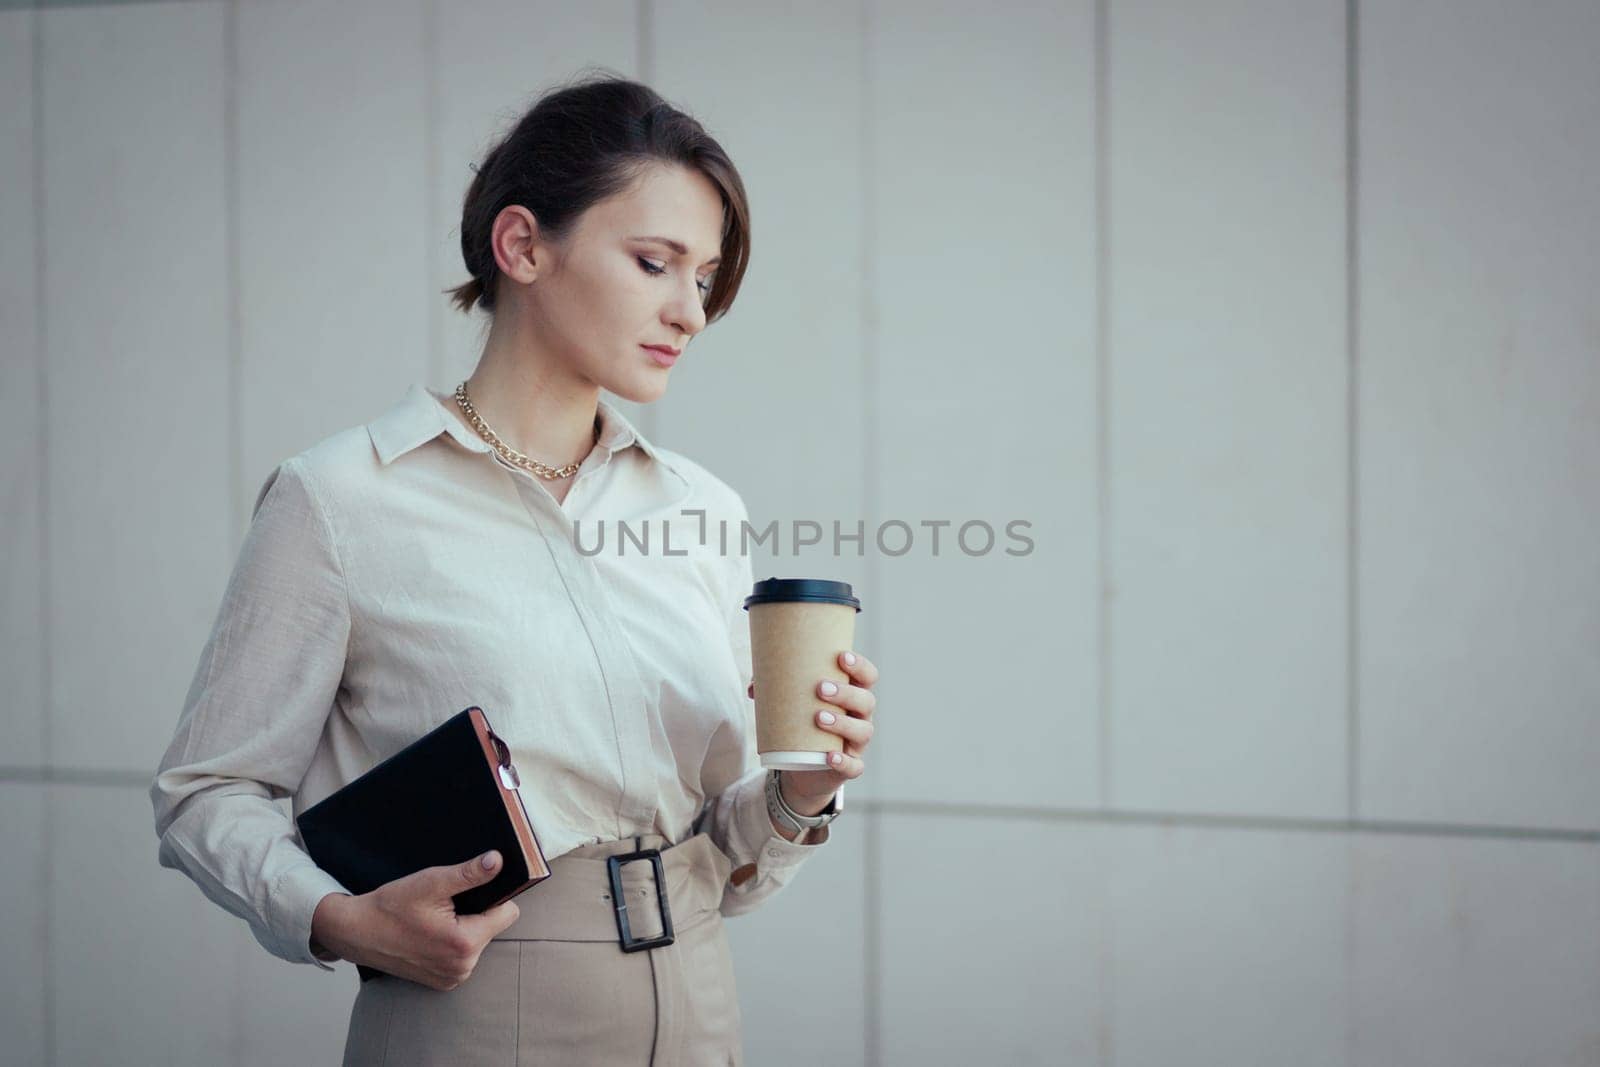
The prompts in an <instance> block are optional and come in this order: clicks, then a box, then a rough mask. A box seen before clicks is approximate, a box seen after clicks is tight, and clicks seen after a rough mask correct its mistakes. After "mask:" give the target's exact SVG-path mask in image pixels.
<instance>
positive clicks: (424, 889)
mask: <svg viewBox="0 0 1600 1067" xmlns="http://www.w3.org/2000/svg"><path fill="white" fill-rule="evenodd" d="M485 856H487V857H491V858H492V860H493V863H492V865H491V866H489V867H488V868H485V867H484V866H483V859H484V857H485ZM499 868H500V853H499V852H497V851H495V850H493V849H491V850H489V851H488V852H486V853H485V854H484V856H474V857H473V858H472V859H470V860H467V861H465V862H464V863H452V864H449V865H447V866H443V867H424V868H423V869H422V870H420V871H415V872H413V873H411V874H408V875H406V876H405V877H404V878H396V879H395V880H394V881H392V882H387V883H385V884H383V885H381V886H379V887H378V888H377V889H374V890H373V891H372V892H370V893H363V894H361V895H360V896H351V895H349V894H346V893H329V894H328V895H327V896H325V897H323V898H322V900H321V901H319V902H318V904H317V908H316V912H315V913H314V914H313V915H312V918H311V936H312V939H313V940H315V941H316V942H317V943H318V944H320V945H323V946H325V947H327V948H328V949H331V950H332V951H333V952H336V953H338V955H339V957H340V958H341V959H346V960H349V961H350V962H352V963H360V964H365V965H366V966H368V967H375V968H377V969H378V970H380V971H383V972H385V973H387V974H392V975H395V976H397V977H400V978H407V979H410V980H411V981H413V982H418V983H420V984H422V985H425V986H428V987H429V988H430V989H438V990H441V991H444V990H451V989H454V988H456V986H458V985H460V984H461V983H462V982H465V981H466V980H467V979H468V978H470V977H471V976H472V972H473V969H474V968H476V967H477V966H478V957H479V956H480V955H481V954H482V953H483V950H484V947H485V946H486V945H488V943H489V942H490V941H492V940H493V939H494V938H495V936H496V935H498V934H499V933H500V932H501V931H502V930H505V929H506V928H507V927H508V926H510V925H511V924H512V923H514V922H516V921H517V917H518V916H519V915H521V914H522V912H521V910H520V909H519V908H518V907H517V904H516V902H515V901H512V900H507V901H505V902H503V903H501V904H497V905H495V906H494V907H492V908H490V909H489V910H488V911H486V912H483V913H482V914H480V915H457V914H456V907H455V901H454V900H452V899H451V898H452V897H454V896H455V895H456V894H457V893H460V892H462V891H463V890H467V889H471V888H472V887H473V886H476V885H482V884H483V883H485V882H487V881H489V880H491V879H492V878H493V877H494V876H495V873H496V872H497V871H498V870H499Z"/></svg>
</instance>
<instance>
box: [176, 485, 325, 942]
mask: <svg viewBox="0 0 1600 1067" xmlns="http://www.w3.org/2000/svg"><path fill="white" fill-rule="evenodd" d="M309 478H310V475H309V472H308V471H307V470H305V469H304V467H303V465H302V463H301V462H300V461H299V460H298V459H290V460H287V461H285V462H284V463H283V464H281V465H280V466H279V467H278V468H277V469H275V470H274V471H273V473H272V474H271V475H270V476H269V477H268V479H267V481H266V483H265V484H264V485H263V486H262V489H261V492H260V494H259V495H258V496H257V498H256V504H255V509H254V512H253V516H252V519H251V524H250V529H249V532H248V534H247V535H246V537H245V540H244V545H243V547H242V548H241V550H240V554H239V558H238V561H237V563H236V564H235V566H234V570H233V573H232V576H231V577H230V578H229V581H228V586H227V590H226V592H225V594H224V596H223V601H222V606H221V610H220V611H219V612H218V615H217V618H216V622H215V625H214V626H213V628H212V632H211V636H210V639H209V640H208V641H207V642H206V645H205V648H204V650H203V651H202V652H201V654H200V663H199V666H198V668H197V669H196V671H195V675H194V680H193V682H192V684H191V685H190V688H189V692H188V696H187V698H186V699H185V701H184V707H183V712H182V715H181V716H180V718H179V721H178V726H177V731H176V733H175V734H174V736H173V738H172V742H171V744H170V745H169V746H168V748H167V751H166V754H165V755H164V756H163V757H162V759H161V765H160V768H159V770H158V772H157V774H156V777H155V781H154V783H153V784H152V785H151V788H150V799H151V803H152V804H153V806H154V810H155V826H156V835H157V837H158V838H159V841H160V847H159V851H158V858H159V861H160V863H161V865H162V866H163V867H171V868H173V869H176V870H180V871H182V872H183V873H184V874H186V875H188V876H189V877H190V878H191V879H193V880H194V881H195V883H196V884H197V885H199V887H200V889H201V891H202V892H203V893H204V894H205V895H206V897H208V898H209V899H210V900H212V901H213V902H215V903H216V904H218V905H220V906H221V907H223V908H225V909H226V910H228V911H229V912H231V913H233V914H234V915H237V916H239V917H240V918H242V919H244V920H245V921H246V922H248V923H249V924H250V930H251V933H253V934H254V935H255V937H256V940H257V941H259V942H261V944H262V945H263V946H265V947H266V949H267V950H268V951H269V952H271V953H272V954H273V955H275V956H278V957H280V958H282V959H285V960H288V961H290V962H295V963H312V964H315V965H316V966H317V967H320V968H321V969H323V970H328V971H331V970H333V968H332V967H331V966H329V965H328V964H327V963H325V962H323V961H322V960H321V959H319V958H317V957H316V956H314V955H313V954H312V950H311V945H310V935H311V916H312V914H313V912H314V911H315V910H316V906H317V904H318V902H320V901H321V900H322V898H323V897H324V896H325V895H326V894H328V893H343V892H347V890H346V889H345V888H344V886H342V885H341V884H340V883H339V882H338V881H337V880H335V879H334V878H333V877H332V876H331V875H329V874H327V873H326V872H325V871H323V870H322V869H321V868H320V867H318V866H317V865H316V864H315V863H314V862H313V861H312V859H311V857H310V856H309V855H307V854H306V852H305V850H304V849H303V848H302V847H301V846H300V844H299V843H298V840H297V832H296V830H295V827H294V824H293V820H292V819H291V818H290V817H289V815H288V814H287V813H285V812H284V810H283V809H282V808H281V807H280V806H279V805H278V804H277V803H275V801H278V800H281V799H283V798H284V797H286V796H289V795H291V794H293V793H294V792H295V791H296V790H297V789H298V788H299V786H300V783H301V781H302V779H303V778H304V776H305V772H306V768H307V766H308V765H309V763H310V762H311V759H312V756H313V755H314V753H315V752H316V748H317V745H318V743H319V740H320V738H321V736H322V732H323V726H324V724H325V722H326V720H327V717H328V714H329V711H330V708H331V707H332V705H333V701H334V699H335V695H336V693H337V691H338V687H339V684H340V679H341V677H342V675H343V671H344V664H345V654H346V648H347V641H348V639H349V634H350V605H349V598H348V596H347V593H346V589H345V579H344V573H343V569H342V567H341V565H340V561H339V556H338V551H337V548H336V545H335V540H334V536H333V531H332V529H331V527H330V525H329V522H328V518H327V514H326V512H325V511H324V510H323V509H322V507H321V506H320V505H319V504H318V502H317V499H316V496H315V494H314V492H313V487H312V485H311V482H310V480H309Z"/></svg>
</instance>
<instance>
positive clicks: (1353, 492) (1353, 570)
mask: <svg viewBox="0 0 1600 1067" xmlns="http://www.w3.org/2000/svg"><path fill="white" fill-rule="evenodd" d="M1359 17H1360V11H1359V8H1358V0H1345V366H1346V384H1345V449H1346V470H1345V485H1346V500H1347V504H1346V507H1347V511H1346V532H1345V542H1346V544H1345V553H1346V559H1347V561H1348V562H1347V564H1346V567H1345V583H1346V595H1345V611H1346V612H1347V617H1346V620H1345V677H1346V683H1345V684H1346V685H1347V686H1348V691H1347V692H1346V695H1345V704H1346V736H1345V795H1346V802H1347V805H1348V810H1347V815H1348V817H1349V818H1350V819H1351V820H1352V821H1354V820H1356V819H1358V818H1360V817H1361V793H1360V789H1361V765H1360V758H1361V748H1360V745H1361V706H1360V685H1359V680H1360V670H1361V659H1360V655H1359V653H1360V636H1361V634H1360V619H1359V609H1360V595H1361V587H1360V582H1359V581H1358V577H1359V562H1360V551H1361V543H1360V538H1359V534H1360V511H1359V508H1358V506H1357V505H1358V503H1359V500H1360V495H1359V494H1360V491H1361V485H1360V466H1359V460H1360V440H1359V438H1358V436H1357V434H1358V431H1359V428H1360V411H1359V408H1358V404H1359V396H1360V393H1359V389H1358V384H1359V377H1358V375H1359V369H1360V363H1359V355H1360V352H1359V348H1360V345H1359V336H1358V328H1359V327H1358V324H1359V322H1360V304H1359V301H1360V288H1359V285H1360V262H1361V261H1360V238H1361V235H1360V228H1359V225H1358V223H1359V221H1360V219H1359V215H1358V212H1359V210H1360V206H1361V199H1360V188H1359V181H1360V177H1359V169H1358V163H1359V153H1360V148H1361V145H1360V132H1361V128H1360V123H1359V118H1360V111H1359V109H1360V103H1361V98H1360V53H1359V45H1360V42H1359V40H1358V33H1359V26H1360V23H1359Z"/></svg>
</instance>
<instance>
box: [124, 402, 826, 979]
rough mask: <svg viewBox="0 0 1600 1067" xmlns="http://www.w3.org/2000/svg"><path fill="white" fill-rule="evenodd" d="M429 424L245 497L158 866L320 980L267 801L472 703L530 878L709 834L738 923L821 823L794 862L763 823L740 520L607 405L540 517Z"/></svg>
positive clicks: (539, 501)
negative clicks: (247, 507) (639, 846)
mask: <svg viewBox="0 0 1600 1067" xmlns="http://www.w3.org/2000/svg"><path fill="white" fill-rule="evenodd" d="M446 404H454V400H453V398H451V397H450V395H449V394H446V393H437V392H434V391H433V390H432V389H429V388H426V387H424V386H422V385H413V386H412V387H411V389H410V391H409V392H408V393H407V395H406V396H405V398H404V400H402V401H401V402H400V403H399V404H397V405H396V406H394V407H393V408H391V409H390V410H389V411H388V412H386V413H384V414H383V415H381V416H380V417H379V418H377V419H375V420H374V421H373V422H371V423H368V424H367V425H365V426H357V427H352V428H350V429H347V430H343V431H341V432H339V433H336V434H333V435H332V436H330V437H328V438H326V439H324V440H322V441H320V442H318V443H317V444H316V445H314V446H312V447H311V448H309V449H307V450H306V451H304V452H302V453H300V454H299V455H296V456H293V457H291V458H289V459H287V460H285V461H284V462H283V463H281V464H280V465H279V466H278V467H277V468H275V469H274V470H273V471H272V473H271V475H269V476H268V478H267V480H266V482H265V484H264V485H263V486H262V487H261V491H260V493H259V494H258V496H257V498H256V504H255V509H254V512H253V517H252V520H251V524H250V529H249V532H248V534H247V535H246V537H245V540H244V544H243V546H242V548H241V550H240V553H239V558H238V561H237V563H236V564H235V566H234V569H233V573H232V575H231V577H230V579H229V581H228V585H227V590H226V592H225V593H224V595H223V600H222V606H221V610H220V611H219V613H218V615H217V618H216V622H215V625H214V626H213V628H212V631H211V636H210V639H209V640H208V641H207V642H206V645H205V648H204V650H203V651H202V652H201V654H200V662H199V666H198V668H197V669H196V671H195V675H194V681H193V683H192V684H191V686H190V688H189V692H188V696H187V698H186V699H185V701H184V707H183V712H182V715H181V716H180V718H179V720H178V726H177V731H176V733H175V734H174V736H173V738H172V743H171V745H170V746H168V748H167V751H166V754H165V756H163V757H162V760H161V765H160V768H159V770H158V773H157V775H156V777H155V780H154V783H153V784H152V786H151V788H150V798H151V801H152V803H153V805H154V808H155V824H156V833H157V836H158V837H159V839H160V848H159V852H158V856H159V859H160V862H161V864H162V866H165V867H172V868H175V869H178V870H181V871H183V872H184V873H185V874H187V875H188V876H189V877H190V878H192V879H194V881H195V882H196V883H198V885H199V886H200V888H201V890H202V891H203V892H204V893H205V895H206V896H207V897H209V898H210V899H211V900H213V901H214V902H216V903H217V904H219V905H221V906H222V907H223V908H226V909H227V910H228V911H230V912H232V913H233V914H235V915H238V916H240V917H241V918H243V919H245V920H246V921H247V922H248V923H249V924H250V929H251V931H252V933H254V934H255V936H256V939H257V940H259V941H260V942H261V944H262V945H264V946H265V947H266V948H267V949H268V950H269V951H270V952H272V953H273V954H274V955H276V956H279V957H281V958H283V959H285V960H290V961H293V962H299V963H314V964H316V965H317V966H319V967H322V968H323V969H325V970H331V969H332V968H331V967H329V966H328V964H327V963H325V962H323V961H322V960H321V959H318V958H317V957H316V956H314V955H313V954H312V950H311V946H310V935H311V916H312V912H313V911H314V910H315V909H316V906H317V904H318V903H319V902H320V901H321V900H322V898H323V896H324V895H325V894H328V893H338V892H346V891H347V890H346V889H345V887H344V886H342V885H340V884H339V883H338V882H337V881H336V880H335V879H334V878H332V877H331V876H330V875H328V874H327V873H326V872H324V871H323V870H322V869H321V868H319V867H317V866H316V865H315V864H314V863H313V862H312V860H311V858H310V856H308V855H307V854H306V852H305V850H304V848H303V847H302V844H301V842H300V840H299V837H298V835H297V831H296V829H295V826H294V824H293V822H292V821H291V818H290V817H289V815H287V814H286V813H285V811H284V810H283V807H282V806H281V805H280V804H278V803H275V801H278V800H281V799H282V798H284V797H291V798H292V810H293V813H294V814H295V815H296V816H298V814H299V813H300V812H301V811H303V810H304V809H306V808H307V807H309V806H310V805H312V804H315V803H316V802H317V801H319V800H321V799H322V798H323V797H325V796H327V795H328V794H329V793H331V792H333V791H334V790H335V789H337V788H339V787H340V786H341V785H343V784H345V783H346V782H348V781H350V780H351V779H353V778H355V777H357V776H358V775H360V774H362V773H363V772H365V771H366V770H368V769H369V768H371V767H372V766H373V765H374V764H376V763H378V762H379V761H380V760H383V759H385V758H387V757H388V756H391V755H393V754H394V753H395V752H397V751H399V750H400V749H401V748H403V747H404V746H405V745H407V744H408V743H410V742H411V741H413V740H415V739H416V738H418V737H420V736H421V735H422V734H424V733H426V732H427V731H428V730H430V729H432V728H433V727H434V726H437V725H438V724H439V723H441V722H443V721H444V720H445V719H447V718H449V717H450V716H451V715H454V714H455V713H457V712H459V711H461V710H462V709H463V708H466V707H469V706H471V705H474V704H476V705H478V706H480V707H482V708H483V709H484V712H485V713H486V714H487V715H488V717H489V721H490V722H491V723H492V724H493V726H494V728H495V732H496V733H498V734H500V735H501V736H502V737H504V738H505V740H506V742H507V744H508V745H509V746H510V748H511V752H512V758H513V760H514V761H515V763H516V766H517V769H518V771H519V772H520V774H521V777H522V782H523V800H524V802H525V804H526V806H527V809H528V814H529V817H530V819H531V820H532V822H533V826H534V831H535V832H536V833H537V834H538V837H539V842H540V844H541V845H542V846H543V848H544V851H545V855H546V856H547V857H548V858H550V859H554V858H556V857H557V856H560V855H562V854H563V853H565V852H567V851H569V850H570V849H572V848H575V847H577V846H578V845H581V844H586V843H589V842H595V841H609V840H619V839H623V838H627V837H630V836H632V835H634V834H640V833H652V832H653V833H659V834H663V835H665V836H666V837H667V838H668V839H669V840H672V841H674V842H676V841H681V840H683V839H685V838H686V837H688V836H690V835H691V834H692V833H693V832H695V831H696V830H704V831H706V832H707V833H709V834H710V836H711V837H712V839H713V840H714V841H715V842H716V843H717V845H718V846H719V847H720V848H722V849H723V850H724V851H725V852H727V853H728V855H729V856H730V857H731V858H732V860H733V863H734V866H735V867H736V868H744V867H745V866H746V865H749V864H753V865H754V876H753V877H750V876H749V875H750V871H749V870H747V869H746V870H740V871H739V872H738V875H737V876H736V879H737V884H736V882H734V881H730V883H729V884H728V885H727V886H725V887H724V892H723V898H722V908H721V910H722V913H723V914H724V915H737V914H740V913H743V912H747V911H750V910H751V909H752V908H754V907H756V906H757V905H759V904H760V903H761V902H762V901H763V900H765V899H766V898H768V897H770V896H772V894H774V893H776V892H777V891H778V890H779V889H781V888H782V887H783V886H784V885H785V884H787V883H788V881H789V880H790V878H791V877H792V876H793V874H794V872H795V870H796V869H797V868H798V867H799V866H800V864H801V863H803V862H804V860H805V858H806V857H807V856H809V855H811V854H812V853H813V852H815V851H816V849H817V848H818V847H819V846H820V845H822V844H824V843H825V842H826V841H827V840H828V829H827V828H826V827H824V828H822V829H821V830H817V831H811V832H810V839H809V840H808V839H807V838H806V837H802V838H799V839H797V840H796V841H789V840H787V839H785V838H784V837H782V836H781V835H780V834H779V833H778V832H777V831H776V829H775V828H774V827H773V825H772V821H771V817H770V816H769V815H768V813H767V807H766V800H765V796H764V793H763V789H762V787H763V784H764V779H763V775H764V771H763V770H762V768H761V766H760V763H759V761H758V758H757V756H756V749H755V720H754V716H753V711H752V707H751V703H750V700H749V697H748V696H747V695H746V687H747V686H748V685H749V684H750V681H751V666H750V634H749V626H748V614H747V613H746V612H745V611H744V609H743V598H744V597H745V595H746V594H747V593H748V592H749V591H750V587H751V584H752V580H753V573H752V571H753V569H752V566H751V560H750V557H749V556H748V555H744V554H741V553H740V551H739V545H740V544H741V539H740V537H739V530H740V524H741V523H742V522H743V521H745V520H746V519H747V517H748V516H747V512H746V509H745V505H744V501H743V499H742V498H741V497H740V496H739V494H738V493H737V492H735V491H734V490H733V489H731V488H730V487H729V486H728V485H726V484H725V483H724V482H722V481H721V480H719V479H718V478H716V477H715V476H714V475H712V474H711V473H709V472H708V471H706V470H705V468H703V467H701V466H699V465H698V464H696V463H693V462H692V461H690V460H688V459H686V458H684V457H683V456H681V455H678V454H677V453H674V452H671V451H669V450H667V449H664V448H660V447H657V446H655V445H652V444H651V443H650V442H649V441H647V440H645V439H644V438H643V437H641V436H640V435H639V433H638V431H637V430H635V429H634V428H633V426H631V425H630V424H629V423H628V421H627V420H626V419H624V418H623V417H622V415H621V414H620V413H619V412H618V411H617V410H616V409H615V408H614V407H612V406H611V405H610V404H608V403H606V402H605V401H601V402H600V405H599V414H600V418H601V432H600V438H599V441H598V442H597V443H596V445H595V447H594V449H593V450H592V451H591V452H590V453H589V455H588V456H587V457H585V459H584V460H583V462H582V464H581V465H580V467H579V469H578V472H577V474H576V475H574V480H573V483H572V485H571V488H570V489H569V491H568V493H567V495H566V497H565V499H564V500H563V501H562V502H560V503H557V501H556V499H555V497H554V496H553V495H552V494H551V493H550V492H549V490H547V489H546V488H545V487H544V486H543V485H541V484H540V483H539V482H538V481H537V479H535V477H534V476H533V475H531V474H529V473H527V472H525V471H522V470H520V469H518V468H516V467H514V466H512V465H511V464H508V463H506V462H505V461H504V460H502V459H501V458H500V456H499V455H498V454H497V453H496V452H495V451H494V450H493V449H492V448H491V447H490V446H489V445H488V444H487V443H486V442H485V441H483V440H482V439H481V438H479V437H478V436H477V435H476V434H475V433H473V432H472V430H471V429H470V428H468V427H467V426H465V425H463V424H462V423H461V421H460V420H459V419H457V418H456V417H455V415H453V414H452V413H451V411H450V410H449V409H448V408H446V406H445V405H446ZM702 513H703V514H702ZM618 520H621V521H623V522H625V523H626V524H627V526H628V528H629V530H630V531H631V534H630V536H618V530H617V525H616V524H617V522H618ZM647 520H648V521H647ZM602 521H603V522H604V532H603V537H602V532H601V530H602V528H601V526H600V523H601V522H602ZM722 523H726V527H722V526H720V525H719V524H722ZM724 528H725V529H726V530H727V531H728V536H727V538H726V542H725V543H726V545H727V550H726V552H724V551H723V549H722V545H723V543H724V539H723V538H722V537H721V536H720V531H721V530H722V529H724ZM664 537H665V543H663V538H664ZM641 544H643V545H644V546H645V548H643V549H641ZM597 546H598V547H599V549H600V550H599V551H598V552H596V551H595V550H596V548H597ZM537 893H538V887H534V888H533V889H532V890H530V891H529V894H528V895H527V896H525V897H523V898H521V899H520V900H519V904H520V905H521V906H523V907H529V906H537V903H538V901H537Z"/></svg>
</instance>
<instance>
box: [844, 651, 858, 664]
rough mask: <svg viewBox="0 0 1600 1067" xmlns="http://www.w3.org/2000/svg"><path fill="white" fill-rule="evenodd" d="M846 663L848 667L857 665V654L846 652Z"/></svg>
mask: <svg viewBox="0 0 1600 1067" xmlns="http://www.w3.org/2000/svg"><path fill="white" fill-rule="evenodd" d="M844 662H845V665H846V666H850V667H854V666H855V665H856V654H855V653H854V652H846V653H845V654H844Z"/></svg>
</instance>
